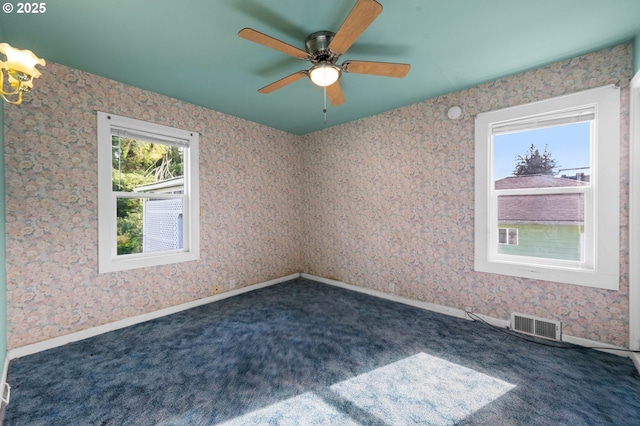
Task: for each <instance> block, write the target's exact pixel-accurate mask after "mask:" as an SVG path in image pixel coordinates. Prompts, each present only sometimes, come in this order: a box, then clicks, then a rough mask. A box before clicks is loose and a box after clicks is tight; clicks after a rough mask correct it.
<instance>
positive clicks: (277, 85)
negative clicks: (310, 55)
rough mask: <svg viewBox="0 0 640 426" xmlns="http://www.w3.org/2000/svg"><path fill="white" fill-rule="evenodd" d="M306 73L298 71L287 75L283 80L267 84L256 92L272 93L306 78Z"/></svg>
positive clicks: (305, 71)
mask: <svg viewBox="0 0 640 426" xmlns="http://www.w3.org/2000/svg"><path fill="white" fill-rule="evenodd" d="M308 73H309V72H308V71H307V70H302V71H298V72H296V73H293V74H291V75H288V76H286V77H284V78H281V79H280V80H278V81H276V82H273V83H271V84H268V85H266V86H264V87H263V88H261V89H258V92H260V93H264V94H267V93H271V92H274V91H276V90H278V89H280V88H282V87H284V86H286V85H287V84H291V83H293V82H295V81H298V80H300V79H301V78H304V77H306V76H307V74H308Z"/></svg>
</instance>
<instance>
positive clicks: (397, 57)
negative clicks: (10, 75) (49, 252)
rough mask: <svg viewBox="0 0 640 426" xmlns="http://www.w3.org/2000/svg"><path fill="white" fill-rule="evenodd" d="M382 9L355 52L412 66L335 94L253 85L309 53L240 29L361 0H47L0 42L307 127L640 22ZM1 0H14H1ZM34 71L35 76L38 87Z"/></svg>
mask: <svg viewBox="0 0 640 426" xmlns="http://www.w3.org/2000/svg"><path fill="white" fill-rule="evenodd" d="M379 2H380V3H381V4H382V5H383V7H384V10H383V11H382V13H381V14H380V16H378V18H377V19H376V20H375V21H374V22H373V24H372V25H371V26H370V27H369V28H368V29H367V30H366V31H365V32H364V33H363V34H362V36H361V37H360V38H359V39H358V40H357V41H356V43H355V44H354V45H353V46H352V47H351V49H350V50H349V51H348V52H347V53H346V54H345V55H343V56H342V57H341V58H340V60H339V61H338V62H339V63H342V62H343V61H344V60H346V59H359V60H365V61H384V62H403V63H409V64H411V71H410V72H409V74H408V75H407V77H405V78H404V79H396V78H388V77H377V76H369V75H359V74H343V75H342V77H341V79H340V83H341V85H342V88H343V92H344V96H345V99H346V102H345V103H344V104H343V105H340V106H337V107H331V106H330V105H329V106H328V112H327V115H328V117H327V124H326V125H325V124H324V123H323V114H322V108H323V90H322V89H321V88H319V87H317V86H314V85H313V84H312V83H311V82H310V81H309V80H308V79H306V78H304V79H302V80H299V81H297V82H295V83H293V84H291V85H289V86H286V87H284V88H282V89H280V90H278V91H276V92H273V93H271V94H268V95H265V94H260V93H258V92H257V89H259V88H261V87H263V86H265V85H267V84H269V83H271V82H274V81H276V80H278V79H280V78H282V77H284V76H287V75H289V74H292V73H294V72H296V71H298V70H301V69H308V68H309V67H310V64H309V63H308V62H304V61H300V60H297V59H295V58H292V57H289V56H287V55H285V54H283V53H280V52H278V51H275V50H272V49H268V48H266V47H264V46H260V45H258V44H255V43H252V42H250V41H247V40H245V39H242V38H240V37H238V36H237V33H238V31H239V30H240V29H242V28H244V27H251V28H253V29H255V30H258V31H260V32H263V33H265V34H268V35H271V36H273V37H275V38H278V39H280V40H282V41H284V42H286V43H289V44H291V45H294V46H296V47H299V48H301V49H304V39H305V37H306V36H307V35H308V34H311V33H313V32H315V31H320V30H330V31H337V29H338V28H339V27H340V24H341V23H342V21H343V20H344V19H345V18H346V16H347V15H348V13H349V11H350V10H351V8H352V7H353V6H354V4H355V0H331V1H302V0H215V1H214V0H188V1H178V0H51V1H47V2H46V3H45V4H46V12H45V13H41V14H18V13H16V9H17V6H18V2H15V1H13V0H10V1H9V3H11V4H12V5H13V6H14V11H13V12H12V13H4V12H0V42H3V41H4V42H8V43H10V44H11V45H13V46H14V47H18V48H21V49H31V50H33V51H34V52H35V53H36V54H37V55H38V56H40V57H43V58H45V59H46V60H47V61H52V62H56V63H60V64H64V65H67V66H69V67H72V68H76V69H79V70H83V71H87V72H90V73H93V74H97V75H100V76H104V77H107V78H110V79H113V80H117V81H120V82H122V83H126V84H130V85H133V86H137V87H140V88H143V89H147V90H150V91H153V92H157V93H161V94H163V95H167V96H171V97H173V98H176V99H180V100H183V101H186V102H190V103H193V104H196V105H201V106H203V107H206V108H210V109H213V110H216V111H220V112H223V113H226V114H230V115H234V116H237V117H242V118H244V119H247V120H251V121H255V122H258V123H262V124H265V125H268V126H271V127H274V128H277V129H281V130H284V131H287V132H290V133H294V134H305V133H309V132H313V131H316V130H320V129H323V128H325V127H327V126H332V125H336V124H340V123H344V122H348V121H352V120H356V119H359V118H362V117H366V116H371V115H374V114H377V113H380V112H383V111H387V110H390V109H393V108H397V107H400V106H404V105H408V104H412V103H415V102H419V101H422V100H425V99H429V98H433V97H436V96H439V95H443V94H446V93H450V92H455V91H458V90H461V89H464V88H467V87H471V86H474V85H477V84H479V83H482V82H486V81H490V80H494V79H497V78H500V77H503V76H507V75H510V74H514V73H519V72H522V71H525V70H528V69H532V68H536V67H539V66H541V65H544V64H548V63H551V62H555V61H558V60H561V59H565V58H569V57H573V56H576V55H580V54H584V53H588V52H591V51H594V50H598V49H601V48H604V47H608V46H612V45H615V44H618V43H621V42H626V41H629V40H631V39H633V37H634V36H635V35H637V34H638V33H639V32H640V0H379ZM2 3H3V4H4V3H6V1H4V0H3V2H2ZM37 83H38V82H37V81H36V84H35V86H36V89H35V90H37Z"/></svg>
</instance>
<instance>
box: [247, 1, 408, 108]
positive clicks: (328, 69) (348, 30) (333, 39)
mask: <svg viewBox="0 0 640 426" xmlns="http://www.w3.org/2000/svg"><path fill="white" fill-rule="evenodd" d="M380 12H382V5H381V4H380V3H378V2H377V1H375V0H357V2H356V4H355V6H354V7H353V9H351V12H350V13H349V15H348V16H347V18H346V19H345V20H344V22H343V23H342V25H341V26H340V28H339V29H338V32H336V33H334V32H332V31H318V32H315V33H313V34H310V35H309V36H308V37H307V38H306V40H305V48H306V51H305V50H302V49H298V48H297V47H295V46H292V45H290V44H287V43H285V42H283V41H280V40H278V39H275V38H273V37H270V36H268V35H266V34H262V33H261V32H258V31H256V30H254V29H251V28H243V29H242V30H240V32H239V33H238V35H239V36H240V37H242V38H245V39H247V40H250V41H253V42H254V43H258V44H261V45H263V46H267V47H269V48H271V49H275V50H278V51H280V52H282V53H286V54H287V55H290V56H293V57H294V58H298V59H301V60H305V61H309V62H311V63H312V64H313V66H312V67H311V68H310V69H308V70H301V71H298V72H296V73H293V74H291V75H288V76H286V77H284V78H282V79H280V80H278V81H276V82H274V83H271V84H269V85H267V86H264V87H263V88H261V89H258V92H260V93H265V94H266V93H271V92H273V91H275V90H278V89H280V88H282V87H284V86H286V85H288V84H291V83H293V82H295V81H298V80H300V79H301V78H303V77H305V76H307V77H309V79H311V81H312V82H314V83H315V84H317V85H318V86H321V87H325V88H326V91H327V92H326V93H327V95H328V96H329V102H331V105H333V106H338V105H341V104H343V103H344V95H343V93H342V89H341V87H340V83H339V82H338V79H339V78H340V76H341V75H342V73H343V72H345V73H353V74H370V75H378V76H384V77H397V78H402V77H404V76H406V75H407V73H408V72H409V68H410V67H411V65H409V64H398V63H391V62H369V61H351V60H347V61H345V62H343V63H342V65H337V64H336V62H337V61H338V58H339V57H340V56H341V55H343V54H345V53H346V52H347V50H348V49H349V48H350V47H351V45H352V44H353V43H354V42H355V41H356V40H357V39H358V37H360V35H361V34H362V33H363V32H364V30H366V29H367V27H368V26H369V25H371V23H372V22H373V21H374V20H375V19H376V18H377V16H378V15H379V14H380Z"/></svg>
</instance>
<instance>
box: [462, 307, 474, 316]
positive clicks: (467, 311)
mask: <svg viewBox="0 0 640 426" xmlns="http://www.w3.org/2000/svg"><path fill="white" fill-rule="evenodd" d="M464 311H465V312H466V313H468V314H472V313H473V309H471V306H467V307H466V308H464Z"/></svg>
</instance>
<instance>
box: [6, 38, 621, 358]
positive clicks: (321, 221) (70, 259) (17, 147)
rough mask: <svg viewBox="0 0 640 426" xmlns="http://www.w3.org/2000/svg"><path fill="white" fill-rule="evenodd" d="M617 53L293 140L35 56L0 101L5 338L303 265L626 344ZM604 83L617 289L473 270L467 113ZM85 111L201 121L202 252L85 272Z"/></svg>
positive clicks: (92, 250)
mask: <svg viewBox="0 0 640 426" xmlns="http://www.w3.org/2000/svg"><path fill="white" fill-rule="evenodd" d="M631 52H632V45H631V44H627V45H622V46H617V47H615V48H611V49H605V50H603V51H600V52H595V53H592V54H589V55H585V56H581V57H579V58H574V59H571V60H567V61H562V62H559V63H556V64H552V65H549V66H546V67H543V68H540V69H538V70H534V71H530V72H527V73H524V74H520V75H516V76H512V77H507V78H504V79H500V80H497V81H493V82H490V83H486V84H483V85H480V86H478V87H474V88H471V89H468V90H464V91H461V92H457V93H453V94H450V95H447V96H442V97H439V98H436V99H432V100H428V101H425V102H421V103H418V104H415V105H411V106H407V107H404V108H400V109H397V110H394V111H389V112H387V113H384V114H380V115H378V116H375V117H370V118H366V119H362V120H358V121H356V122H352V123H348V124H345V125H341V126H337V127H333V128H329V129H326V130H323V131H321V132H317V133H314V134H311V135H307V136H302V137H298V136H293V135H288V134H286V133H283V132H280V131H277V130H274V129H270V128H267V127H264V126H261V125H258V124H255V123H251V122H248V121H245V120H241V119H238V118H234V117H230V116H227V115H224V114H221V113H218V112H215V111H210V110H207V109H204V108H200V107H197V106H194V105H190V104H186V103H183V102H180V101H177V100H175V99H171V98H167V97H164V96H160V95H157V94H154V93H150V92H147V91H144V90H141V89H137V88H134V87H130V86H126V85H123V84H120V83H117V82H113V81H110V80H107V79H104V78H101V77H98V76H95V75H91V74H87V73H83V72H80V71H77V70H73V69H70V68H68V67H65V66H62V65H58V64H48V65H47V67H46V68H45V69H44V70H43V76H42V77H41V78H40V79H39V80H38V82H37V83H38V90H34V91H33V92H32V93H31V94H30V95H29V96H30V97H31V99H30V101H29V102H25V103H24V104H23V105H21V106H20V107H15V106H11V105H7V106H6V108H5V114H4V117H5V132H6V137H5V142H6V143H5V156H6V158H5V167H6V181H5V187H6V210H7V216H6V227H7V236H6V239H7V240H6V245H7V255H6V266H7V305H8V308H7V316H8V318H9V320H8V326H7V334H8V348H9V349H12V348H16V347H20V346H24V345H27V344H30V343H35V342H39V341H42V340H46V339H50V338H54V337H58V336H61V335H65V334H68V333H72V332H75V331H80V330H84V329H87V328H91V327H95V326H99V325H102V324H105V323H109V322H113V321H118V320H121V319H124V318H129V317H132V316H135V315H140V314H144V313H148V312H152V311H156V310H158V309H162V308H165V307H168V306H175V305H178V304H181V303H184V302H188V301H192V300H196V299H200V298H203V297H206V296H210V295H211V294H212V293H213V287H214V286H218V288H219V291H227V290H229V289H230V287H231V285H230V281H231V280H235V281H236V285H237V286H246V285H249V284H252V283H255V282H260V281H266V280H269V279H272V278H276V277H280V276H284V275H287V274H290V273H295V272H300V271H303V272H307V273H310V274H314V275H318V276H323V277H327V278H333V279H338V280H340V281H344V282H347V283H349V284H355V285H359V286H363V287H367V288H372V289H375V290H380V291H384V292H387V293H392V294H397V295H399V296H403V297H409V298H412V299H415V300H420V301H425V302H431V303H436V304H440V305H444V306H450V307H455V308H462V307H467V306H469V307H472V308H473V310H474V311H476V312H478V313H481V314H485V315H489V316H492V317H495V318H505V319H506V318H508V315H509V313H510V312H511V311H514V310H517V311H519V312H523V313H530V314H534V315H538V316H542V317H545V318H557V319H561V320H562V321H563V322H564V327H565V328H564V331H565V332H566V333H568V334H571V335H573V336H576V337H583V338H587V339H592V340H598V341H602V342H606V343H612V344H617V345H620V346H625V345H626V344H627V339H628V296H627V293H628V266H627V264H628V254H627V253H628V238H627V227H628V220H627V219H628V125H627V124H628V82H629V79H630V76H631V70H632V60H631ZM414 72H415V70H414ZM361 77H362V78H368V77H366V76H361ZM611 83H619V84H620V85H621V87H622V111H623V112H622V117H621V118H622V120H621V134H622V141H621V144H622V146H621V152H622V158H621V184H622V188H621V224H622V226H621V242H620V252H621V273H622V275H621V279H620V289H619V291H606V290H597V289H591V288H586V287H579V286H571V285H565V284H558V283H549V282H538V281H534V280H527V279H517V278H511V277H504V276H499V275H491V274H481V273H475V272H473V208H474V207H473V204H474V196H473V170H474V153H473V149H474V148H473V145H474V142H473V140H474V135H473V121H474V118H475V115H476V114H477V113H479V112H484V111H490V110H493V109H497V108H502V107H506V106H510V105H517V104H521V103H525V102H530V101H534V100H538V99H545V98H548V97H551V96H557V95H562V94H565V93H571V92H575V91H579V90H583V89H586V88H591V87H598V86H602V85H605V84H611ZM453 105H459V106H461V107H462V109H463V115H462V117H461V118H460V119H458V120H454V121H452V120H449V119H447V117H446V112H447V110H448V108H449V107H450V106H453ZM94 110H102V111H106V112H111V113H114V114H119V115H124V116H129V117H132V118H137V119H143V120H149V121H153V122H157V123H160V124H165V125H171V126H176V127H181V128H186V129H189V130H193V131H198V132H200V133H201V139H200V141H201V143H200V145H201V152H200V179H201V185H200V186H201V200H200V202H201V238H202V243H201V245H202V249H201V259H200V260H199V261H196V262H188V263H185V264H178V265H170V266H163V267H156V268H145V269H142V270H135V271H129V272H119V273H111V274H101V275H99V274H98V273H97V195H96V192H95V188H96V174H97V164H96V138H95V133H96V116H95V113H94ZM331 113H339V109H335V110H330V114H331Z"/></svg>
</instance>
